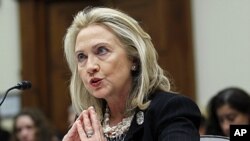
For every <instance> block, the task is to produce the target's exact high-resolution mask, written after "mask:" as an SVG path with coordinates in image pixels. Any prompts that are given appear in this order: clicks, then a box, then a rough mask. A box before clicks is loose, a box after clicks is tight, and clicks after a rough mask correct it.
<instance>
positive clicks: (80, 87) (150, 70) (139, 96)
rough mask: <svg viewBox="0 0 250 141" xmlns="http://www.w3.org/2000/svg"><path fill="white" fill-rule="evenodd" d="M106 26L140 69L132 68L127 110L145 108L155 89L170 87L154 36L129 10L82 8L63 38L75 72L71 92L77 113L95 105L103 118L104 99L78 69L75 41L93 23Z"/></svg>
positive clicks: (71, 67)
mask: <svg viewBox="0 0 250 141" xmlns="http://www.w3.org/2000/svg"><path fill="white" fill-rule="evenodd" d="M93 24H98V25H102V26H105V27H107V28H109V29H111V31H113V34H114V35H116V37H118V39H119V40H120V41H121V43H122V44H123V45H124V48H125V50H126V52H127V55H128V57H129V58H130V59H131V60H133V61H134V62H136V64H137V71H136V72H132V73H131V75H132V77H133V84H132V86H133V88H132V90H131V93H130V96H129V99H128V100H127V110H126V113H127V112H128V111H131V110H133V109H135V108H136V107H139V108H140V109H145V108H147V106H148V105H149V103H150V101H149V99H147V98H148V96H149V95H150V93H151V92H153V91H155V90H156V89H159V90H163V91H169V90H170V83H169V80H168V78H167V77H166V76H165V75H164V72H163V70H162V69H161V67H160V66H159V65H158V63H157V53H156V50H155V48H154V46H153V44H152V41H151V37H150V36H149V35H148V34H147V33H146V32H145V31H144V30H143V29H142V28H141V27H140V25H139V24H138V22H137V21H136V20H134V19H133V18H131V17H130V16H128V15H127V14H125V13H123V12H121V11H119V10H115V9H111V8H100V7H96V8H86V9H84V10H82V11H80V12H79V13H78V14H77V15H76V16H75V17H74V20H73V22H72V24H71V26H70V27H69V28H68V30H67V33H66V35H65V39H64V51H65V55H66V59H67V62H68V65H69V68H70V70H71V72H72V77H71V83H70V93H71V99H72V103H73V107H74V109H75V110H76V112H77V113H80V112H81V111H82V110H83V109H86V108H87V107H89V106H94V107H95V109H96V111H97V113H98V115H99V116H100V118H102V114H103V113H102V112H103V109H104V103H105V102H104V100H103V99H97V98H95V97H93V96H91V95H90V94H89V92H88V91H87V90H86V88H85V86H84V84H83V83H82V80H81V79H80V77H79V74H78V70H77V61H76V57H75V53H74V51H75V42H76V37H77V35H78V33H79V32H80V31H81V29H84V28H86V27H88V26H90V25H93Z"/></svg>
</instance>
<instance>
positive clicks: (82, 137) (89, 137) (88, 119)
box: [63, 106, 106, 141]
mask: <svg viewBox="0 0 250 141" xmlns="http://www.w3.org/2000/svg"><path fill="white" fill-rule="evenodd" d="M63 141H106V138H105V137H104V134H103V129H102V126H101V123H100V121H99V120H98V117H97V114H96V112H95V110H94V108H93V107H92V106H91V107H89V108H88V109H87V110H84V111H82V113H81V114H80V116H79V117H78V118H77V120H76V121H75V123H74V124H73V126H72V127H71V129H70V130H69V131H68V133H67V134H66V135H65V136H64V138H63Z"/></svg>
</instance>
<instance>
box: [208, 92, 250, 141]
mask: <svg viewBox="0 0 250 141" xmlns="http://www.w3.org/2000/svg"><path fill="white" fill-rule="evenodd" d="M231 124H238V125H244V124H250V96H249V95H248V94H247V93H246V92H245V91H244V90H242V89H239V88H235V87H230V88H226V89H223V90H221V91H220V92H219V93H218V94H217V95H215V96H214V97H213V98H212V99H211V100H210V102H209V105H208V123H207V129H206V131H207V133H206V134H211V135H221V136H228V137H229V136H230V125H231Z"/></svg>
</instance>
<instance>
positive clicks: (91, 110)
mask: <svg viewBox="0 0 250 141" xmlns="http://www.w3.org/2000/svg"><path fill="white" fill-rule="evenodd" d="M88 110H89V113H90V120H91V123H92V127H93V128H94V130H95V131H96V130H99V131H102V130H100V127H101V124H100V121H99V119H98V117H97V113H96V112H95V109H94V107H93V106H91V107H89V108H88ZM101 129H102V128H101Z"/></svg>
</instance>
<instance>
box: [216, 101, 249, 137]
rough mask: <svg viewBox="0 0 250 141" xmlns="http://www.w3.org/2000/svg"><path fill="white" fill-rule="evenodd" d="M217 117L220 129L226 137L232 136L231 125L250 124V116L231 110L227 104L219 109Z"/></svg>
mask: <svg viewBox="0 0 250 141" xmlns="http://www.w3.org/2000/svg"><path fill="white" fill-rule="evenodd" d="M217 116H218V119H219V123H220V127H221V129H222V131H223V133H224V134H225V135H226V136H230V124H238V125H245V124H249V116H248V115H247V114H244V113H241V112H239V111H237V110H235V109H233V108H231V107H230V106H229V105H228V104H225V105H223V106H221V107H220V108H219V109H217Z"/></svg>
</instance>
